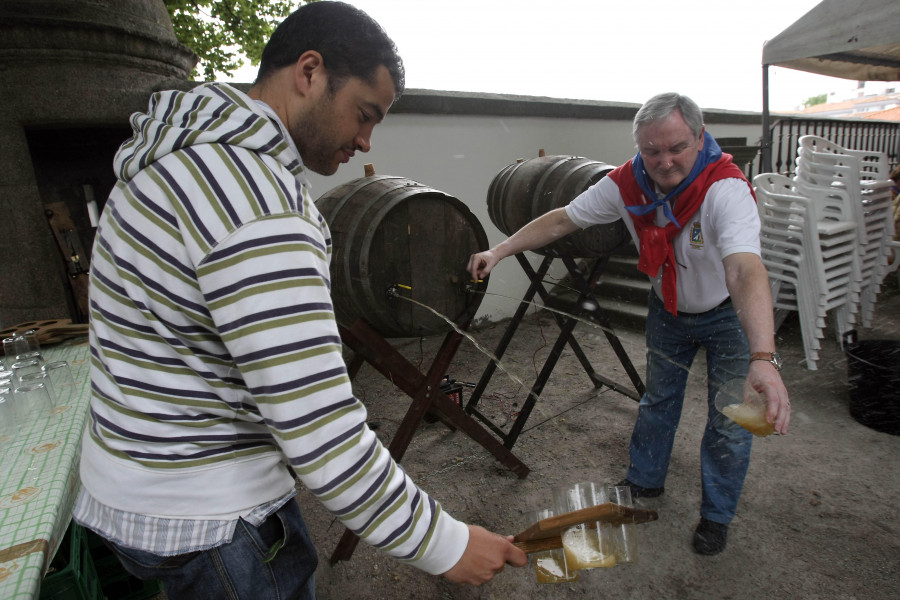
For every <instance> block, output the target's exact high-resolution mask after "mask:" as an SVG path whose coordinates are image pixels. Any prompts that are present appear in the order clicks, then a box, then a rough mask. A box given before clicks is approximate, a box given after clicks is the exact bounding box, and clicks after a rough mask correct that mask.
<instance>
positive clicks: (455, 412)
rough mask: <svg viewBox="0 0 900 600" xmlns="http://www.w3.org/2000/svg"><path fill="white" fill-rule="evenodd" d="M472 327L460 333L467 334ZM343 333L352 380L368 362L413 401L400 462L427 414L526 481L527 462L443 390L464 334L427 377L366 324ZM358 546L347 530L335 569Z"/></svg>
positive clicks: (394, 444) (394, 451)
mask: <svg viewBox="0 0 900 600" xmlns="http://www.w3.org/2000/svg"><path fill="white" fill-rule="evenodd" d="M467 325H468V324H466V325H464V326H462V327H460V329H463V330H465V329H466V327H467ZM338 328H339V330H340V334H341V341H342V342H343V343H344V344H345V345H346V346H347V347H348V348H350V349H351V350H352V351H353V352H354V356H353V358H352V359H351V361H350V362H349V364H348V367H347V370H348V373H349V375H350V378H351V379H352V378H353V377H355V376H356V374H357V372H358V371H359V369H360V367H361V366H362V365H363V363H364V362H368V363H369V364H370V365H372V367H374V368H375V370H377V371H378V372H379V373H381V374H382V375H384V376H385V377H386V378H388V379H389V380H390V381H391V382H392V383H393V384H394V385H396V386H397V387H398V388H400V390H402V391H403V392H405V393H406V394H407V395H408V396H410V398H412V403H411V404H410V406H409V409H408V410H407V411H406V416H405V417H404V418H403V421H402V422H401V423H400V427H399V429H398V430H397V432H396V433H395V434H394V437H393V439H392V440H391V443H390V445H389V446H388V450H389V451H390V453H391V456H392V457H393V458H394V460H396V461H397V462H399V461H400V460H401V459H402V458H403V454H404V453H405V452H406V448H407V447H408V446H409V444H410V442H411V441H412V437H413V434H414V433H415V431H416V428H417V427H418V426H419V423H420V422H421V421H422V418H423V417H424V416H425V415H426V413H429V412H431V413H434V414H435V415H436V416H438V418H440V419H441V421H443V422H444V423H445V424H447V425H449V426H452V427H455V428H457V429H459V430H461V431H462V432H464V433H465V434H466V435H468V436H469V437H471V438H472V439H473V440H475V441H476V442H478V443H479V444H481V445H482V446H483V447H484V448H485V449H486V450H488V451H489V452H490V453H491V454H493V455H494V457H495V458H496V459H497V460H498V461H500V463H502V464H503V465H504V466H505V467H507V468H508V469H509V470H511V471H512V472H513V473H515V474H516V475H518V476H519V477H522V478H524V477H525V476H526V475H528V471H529V468H528V467H527V466H526V465H525V463H523V462H522V461H521V460H519V459H518V458H516V456H515V455H514V454H513V453H512V452H511V451H510V450H509V449H508V448H506V447H504V446H503V445H502V444H501V443H500V442H499V441H498V440H497V439H496V438H495V437H494V436H493V435H492V434H491V433H490V432H488V431H487V430H486V429H484V428H483V427H482V426H481V424H480V423H478V421H476V420H475V419H473V418H472V417H470V416H469V415H467V414H466V413H465V411H463V409H462V407H460V406H459V405H458V404H456V402H454V401H453V400H451V399H450V398H448V397H447V395H446V394H444V393H443V392H442V391H441V388H440V383H441V379H442V378H443V376H444V375H445V374H446V373H447V368H448V367H449V365H450V363H451V361H452V360H453V357H454V355H455V354H456V351H457V349H458V348H459V344H460V342H461V341H462V335H461V334H460V333H459V332H457V331H455V330H452V331H451V332H450V333H448V334H447V336H446V337H445V338H444V342H443V344H442V345H441V348H440V350H439V351H438V353H437V354H436V355H435V357H434V360H433V362H432V363H431V367H430V368H429V369H428V372H427V373H424V374H423V373H422V372H420V371H419V369H418V368H416V367H415V366H414V365H413V364H412V363H411V362H409V361H408V360H407V359H406V358H405V357H404V356H403V355H401V354H400V353H399V352H398V351H397V350H396V349H395V348H394V347H393V346H392V345H391V344H389V343H388V342H387V341H386V340H385V339H384V338H383V337H382V336H381V335H380V334H379V333H378V332H376V331H375V330H374V329H373V328H372V327H371V326H370V325H369V324H368V323H366V322H365V321H364V320H363V319H358V320H357V321H356V323H354V324H353V326H351V327H349V328H347V327H344V326H342V325H339V326H338ZM358 543H359V537H357V535H356V534H355V533H353V532H352V531H350V530H349V529H347V530H345V531H344V534H343V536H341V539H340V541H339V542H338V545H337V547H336V548H335V550H334V552H333V553H332V555H331V559H330V562H331V564H332V565H334V564H335V563H337V562H338V561H341V560H349V559H350V557H351V556H352V555H353V551H354V550H355V549H356V545H357V544H358Z"/></svg>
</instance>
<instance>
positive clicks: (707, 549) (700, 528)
mask: <svg viewBox="0 0 900 600" xmlns="http://www.w3.org/2000/svg"><path fill="white" fill-rule="evenodd" d="M727 540H728V525H725V524H723V523H716V522H715V521H709V520H707V519H704V518H703V517H701V518H700V523H698V524H697V529H696V530H695V531H694V552H696V553H697V554H706V555H710V554H718V553H719V552H721V551H722V550H724V549H725V542H726V541H727Z"/></svg>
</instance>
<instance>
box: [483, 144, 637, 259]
mask: <svg viewBox="0 0 900 600" xmlns="http://www.w3.org/2000/svg"><path fill="white" fill-rule="evenodd" d="M614 168H615V167H613V166H611V165H608V164H606V163H602V162H599V161H596V160H591V159H589V158H583V157H580V156H568V155H555V156H539V157H538V158H532V159H529V160H525V161H520V162H517V163H514V164H511V165H509V166H507V167H506V168H504V169H503V170H502V171H500V172H499V173H498V174H497V175H496V176H495V177H494V179H493V181H491V185H490V187H489V188H488V194H487V205H488V215H489V216H490V218H491V221H492V222H493V223H494V225H496V226H497V229H499V230H500V231H502V232H503V233H505V234H506V235H512V234H514V233H515V232H516V231H518V230H519V229H521V228H522V227H523V226H524V225H526V224H527V223H528V222H530V221H532V220H533V219H536V218H537V217H539V216H541V215H543V214H544V213H547V212H550V211H551V210H553V209H554V208H560V207H563V206H565V205H567V204H568V203H569V202H571V201H572V200H574V199H575V197H576V196H578V195H579V194H581V192H583V191H585V190H586V189H588V188H589V187H591V186H592V185H594V184H595V183H597V182H598V181H600V180H601V179H603V178H604V177H605V176H606V175H607V173H609V172H610V171H612V170H613V169H614ZM628 239H629V234H628V229H627V228H626V227H625V224H624V223H623V222H622V221H621V220H618V221H615V222H614V223H608V224H604V225H594V226H592V227H588V228H587V229H584V230H581V231H576V232H575V233H572V234H570V235H567V236H566V237H564V238H563V239H561V240H559V241H556V242H553V243H552V244H548V245H547V246H544V247H543V248H541V249H538V250H535V252H537V253H538V254H543V255H547V254H552V255H558V256H571V257H576V258H596V257H599V256H604V255H607V254H610V253H612V252H613V251H614V250H615V249H616V248H618V247H619V246H621V245H622V244H624V243H626V242H627V241H628Z"/></svg>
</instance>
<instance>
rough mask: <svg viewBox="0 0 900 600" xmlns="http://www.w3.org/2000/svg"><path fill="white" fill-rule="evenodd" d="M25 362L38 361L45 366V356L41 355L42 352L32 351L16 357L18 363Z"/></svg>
mask: <svg viewBox="0 0 900 600" xmlns="http://www.w3.org/2000/svg"><path fill="white" fill-rule="evenodd" d="M24 360H36V361H38V362H39V363H41V364H44V355H43V354H41V352H40V350H32V351H31V352H23V353H22V354H17V355H16V362H22V361H24Z"/></svg>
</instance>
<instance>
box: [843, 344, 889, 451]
mask: <svg viewBox="0 0 900 600" xmlns="http://www.w3.org/2000/svg"><path fill="white" fill-rule="evenodd" d="M844 353H845V354H846V355H847V384H848V387H849V390H850V416H851V417H853V418H854V419H856V420H857V421H858V422H859V423H862V424H863V425H865V426H866V427H871V428H872V429H874V430H876V431H881V432H884V433H890V434H893V435H900V341H898V340H863V341H858V340H857V339H856V331H855V330H851V331H848V332H846V333H845V334H844Z"/></svg>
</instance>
